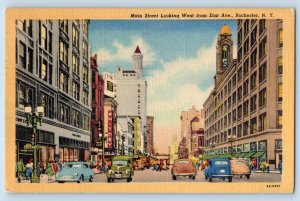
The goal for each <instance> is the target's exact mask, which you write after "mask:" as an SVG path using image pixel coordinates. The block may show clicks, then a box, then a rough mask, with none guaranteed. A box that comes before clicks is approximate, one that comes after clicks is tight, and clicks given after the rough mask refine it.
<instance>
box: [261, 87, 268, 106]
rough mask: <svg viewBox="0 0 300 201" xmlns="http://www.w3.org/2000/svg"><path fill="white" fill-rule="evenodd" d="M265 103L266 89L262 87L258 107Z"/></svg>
mask: <svg viewBox="0 0 300 201" xmlns="http://www.w3.org/2000/svg"><path fill="white" fill-rule="evenodd" d="M266 103H267V89H266V88H264V89H262V90H261V91H260V92H259V107H262V106H264V105H266Z"/></svg>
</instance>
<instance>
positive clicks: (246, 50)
mask: <svg viewBox="0 0 300 201" xmlns="http://www.w3.org/2000/svg"><path fill="white" fill-rule="evenodd" d="M248 51H249V38H247V40H246V41H245V42H244V55H246V54H247V53H248Z"/></svg>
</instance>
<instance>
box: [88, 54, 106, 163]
mask: <svg viewBox="0 0 300 201" xmlns="http://www.w3.org/2000/svg"><path fill="white" fill-rule="evenodd" d="M90 62H91V71H92V84H91V88H92V103H91V106H92V114H91V161H92V162H94V163H95V164H96V163H97V161H98V157H97V156H98V154H99V152H100V151H101V150H102V139H100V135H102V134H103V130H104V127H103V122H104V80H103V78H102V75H100V74H99V72H98V64H97V54H96V55H94V56H92V57H91V59H90Z"/></svg>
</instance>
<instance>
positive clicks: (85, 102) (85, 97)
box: [82, 91, 89, 105]
mask: <svg viewBox="0 0 300 201" xmlns="http://www.w3.org/2000/svg"><path fill="white" fill-rule="evenodd" d="M82 96H83V97H82V101H83V104H85V105H89V101H88V100H89V98H88V97H89V94H88V92H86V91H83V94H82Z"/></svg>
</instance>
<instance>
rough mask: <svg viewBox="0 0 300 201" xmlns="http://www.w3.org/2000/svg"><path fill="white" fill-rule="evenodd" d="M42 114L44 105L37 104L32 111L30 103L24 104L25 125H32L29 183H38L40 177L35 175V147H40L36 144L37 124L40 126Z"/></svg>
mask: <svg viewBox="0 0 300 201" xmlns="http://www.w3.org/2000/svg"><path fill="white" fill-rule="evenodd" d="M43 114H44V106H43V105H42V103H40V104H38V106H37V107H36V109H35V111H34V112H32V107H31V105H30V104H28V103H27V104H26V106H25V116H26V122H27V126H29V125H30V124H31V125H32V149H33V160H34V162H33V176H32V178H31V183H40V178H39V177H38V176H37V153H36V152H37V149H40V148H41V147H40V146H39V145H37V137H36V134H37V124H38V123H40V126H42V118H43Z"/></svg>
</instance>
